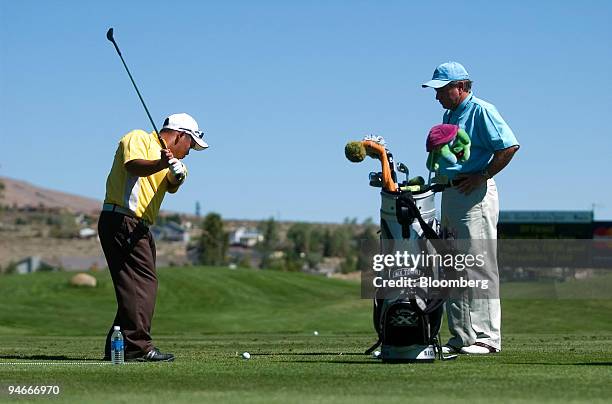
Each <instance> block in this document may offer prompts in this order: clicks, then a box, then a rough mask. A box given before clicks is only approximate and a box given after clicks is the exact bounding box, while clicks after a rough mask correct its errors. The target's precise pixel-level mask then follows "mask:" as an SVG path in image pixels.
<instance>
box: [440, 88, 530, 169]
mask: <svg viewBox="0 0 612 404" xmlns="http://www.w3.org/2000/svg"><path fill="white" fill-rule="evenodd" d="M443 123H450V124H454V125H459V127H460V128H462V129H463V130H465V131H466V132H467V134H468V135H469V136H470V139H471V141H472V146H471V149H470V158H469V159H468V160H467V161H465V162H463V163H462V162H457V163H456V164H453V165H450V163H449V162H448V161H446V160H445V159H440V161H439V163H440V174H442V175H446V176H448V179H449V180H452V179H453V178H455V176H456V175H457V174H459V173H462V174H468V173H477V172H480V171H482V170H484V169H485V168H486V167H487V165H488V164H489V162H490V161H491V159H492V158H493V153H494V152H496V151H497V150H503V149H506V148H508V147H511V146H517V145H518V144H519V143H518V141H517V140H516V137H515V136H514V133H513V132H512V129H510V127H509V126H508V124H507V123H506V121H504V119H503V118H502V117H501V115H500V114H499V112H497V108H495V106H494V105H493V104H489V103H488V102H486V101H483V100H481V99H479V98H476V97H474V94H473V93H470V95H468V97H467V98H466V99H465V100H463V102H462V103H461V104H460V105H459V106H458V107H457V108H456V109H455V110H454V111H451V110H447V111H446V112H445V113H444V117H443Z"/></svg>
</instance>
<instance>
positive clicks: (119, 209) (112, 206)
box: [102, 203, 151, 226]
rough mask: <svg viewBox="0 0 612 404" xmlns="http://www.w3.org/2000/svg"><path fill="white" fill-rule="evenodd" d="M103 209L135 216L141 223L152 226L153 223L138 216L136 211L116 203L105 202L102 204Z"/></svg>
mask: <svg viewBox="0 0 612 404" xmlns="http://www.w3.org/2000/svg"><path fill="white" fill-rule="evenodd" d="M102 211H103V212H115V213H119V214H121V215H125V216H129V217H133V218H134V219H137V220H139V221H140V222H141V223H143V224H144V225H146V226H150V225H151V223H149V222H148V221H147V220H145V219H142V218H140V217H138V216H136V214H135V213H134V212H132V211H131V210H129V209H126V208H124V207H123V206H119V205H115V204H114V203H105V204H103V205H102Z"/></svg>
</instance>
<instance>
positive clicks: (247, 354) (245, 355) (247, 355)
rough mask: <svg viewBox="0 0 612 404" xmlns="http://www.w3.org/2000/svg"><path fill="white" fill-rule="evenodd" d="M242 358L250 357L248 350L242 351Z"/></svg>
mask: <svg viewBox="0 0 612 404" xmlns="http://www.w3.org/2000/svg"><path fill="white" fill-rule="evenodd" d="M242 359H251V354H250V353H248V352H243V353H242Z"/></svg>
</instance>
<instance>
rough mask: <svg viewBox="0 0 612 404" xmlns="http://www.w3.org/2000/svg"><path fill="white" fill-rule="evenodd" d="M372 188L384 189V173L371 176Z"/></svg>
mask: <svg viewBox="0 0 612 404" xmlns="http://www.w3.org/2000/svg"><path fill="white" fill-rule="evenodd" d="M369 179H370V186H371V187H375V188H381V187H382V173H376V172H371V173H370V175H369Z"/></svg>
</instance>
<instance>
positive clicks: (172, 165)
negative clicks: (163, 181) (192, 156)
mask: <svg viewBox="0 0 612 404" xmlns="http://www.w3.org/2000/svg"><path fill="white" fill-rule="evenodd" d="M168 164H169V167H168V175H167V176H168V180H169V181H170V182H172V183H174V184H177V183H179V182H181V181H183V179H184V178H185V165H184V164H183V163H181V162H180V160H179V159H177V158H172V159H170V160H169V161H168Z"/></svg>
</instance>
